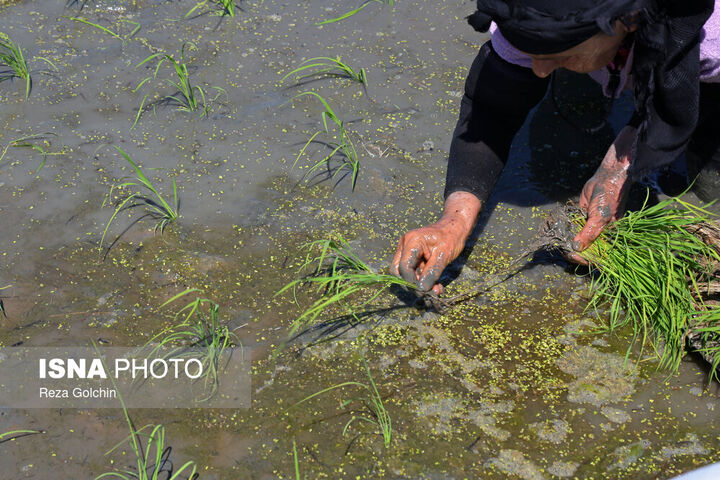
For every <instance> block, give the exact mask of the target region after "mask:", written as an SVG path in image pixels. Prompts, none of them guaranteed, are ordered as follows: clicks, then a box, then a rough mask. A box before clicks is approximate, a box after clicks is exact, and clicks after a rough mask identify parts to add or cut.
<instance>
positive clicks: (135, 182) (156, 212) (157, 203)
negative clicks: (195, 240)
mask: <svg viewBox="0 0 720 480" xmlns="http://www.w3.org/2000/svg"><path fill="white" fill-rule="evenodd" d="M115 149H116V150H117V151H118V152H120V154H121V155H122V156H123V158H124V159H125V160H126V161H127V162H128V163H129V164H130V166H131V167H132V168H133V170H134V172H135V178H131V177H125V179H123V180H121V181H120V182H119V183H115V184H113V185H112V186H111V187H110V192H109V193H108V195H107V196H106V197H105V200H104V201H103V204H102V207H105V205H106V204H108V203H109V202H110V201H111V200H112V199H113V193H114V192H115V191H121V192H128V193H126V194H125V195H124V196H123V195H122V194H121V196H120V199H119V201H118V202H117V204H116V206H115V210H114V212H113V214H112V216H111V217H110V220H108V223H107V225H106V226H105V230H104V231H103V234H102V238H101V239H100V249H102V246H103V242H104V241H105V236H106V235H107V232H108V230H109V229H110V224H112V222H113V220H115V217H117V215H118V214H119V213H120V212H122V211H124V210H128V209H132V208H137V207H143V208H145V210H146V213H145V215H143V217H146V216H149V217H151V218H153V219H154V220H155V221H156V223H155V231H156V232H157V231H158V230H159V231H160V233H161V234H162V233H163V232H164V231H165V228H166V227H167V226H168V225H169V224H171V223H173V222H176V221H177V219H178V218H179V217H180V213H179V209H180V203H179V198H178V191H177V185H176V184H175V180H174V179H173V181H172V186H173V201H172V203H170V202H168V201H167V200H166V199H165V197H163V196H162V194H160V192H159V191H158V190H157V188H155V186H154V185H153V184H152V182H150V180H149V179H148V178H147V177H146V176H145V174H144V173H143V171H142V169H141V168H140V167H139V166H138V165H137V164H136V163H135V162H133V160H132V159H131V158H130V156H129V155H128V154H127V153H125V152H124V151H123V150H122V149H121V148H120V147H117V146H115ZM127 178H130V179H129V180H128V179H127ZM115 241H117V239H116V240H115ZM113 243H114V242H113ZM111 246H112V245H111Z"/></svg>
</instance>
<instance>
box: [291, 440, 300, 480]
mask: <svg viewBox="0 0 720 480" xmlns="http://www.w3.org/2000/svg"><path fill="white" fill-rule="evenodd" d="M293 463H294V465H295V480H300V462H298V455H297V445H296V444H295V439H293Z"/></svg>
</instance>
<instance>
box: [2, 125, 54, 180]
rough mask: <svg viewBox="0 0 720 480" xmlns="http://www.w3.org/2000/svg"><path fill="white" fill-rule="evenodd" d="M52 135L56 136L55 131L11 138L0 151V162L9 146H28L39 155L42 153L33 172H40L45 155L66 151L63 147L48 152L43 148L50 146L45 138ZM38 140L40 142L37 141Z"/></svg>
mask: <svg viewBox="0 0 720 480" xmlns="http://www.w3.org/2000/svg"><path fill="white" fill-rule="evenodd" d="M48 135H49V136H53V137H57V135H56V134H55V133H52V132H45V133H40V134H35V135H25V136H22V137H19V138H16V139H15V140H11V141H10V142H8V143H7V144H6V145H5V146H4V147H3V148H2V151H0V163H2V161H3V159H4V158H5V155H7V152H8V150H10V148H11V147H14V148H29V149H30V150H34V151H36V152H38V153H39V154H40V155H42V161H41V162H40V165H38V167H37V168H36V169H35V173H38V172H40V170H42V168H43V167H44V166H45V163H46V162H47V157H48V156H50V155H64V154H65V153H66V152H65V150H64V149H63V150H62V151H60V152H48V151H47V150H45V148H48V147H49V146H50V142H49V141H48V140H47V136H48ZM38 142H40V143H38Z"/></svg>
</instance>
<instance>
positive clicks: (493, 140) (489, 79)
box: [445, 42, 720, 204]
mask: <svg viewBox="0 0 720 480" xmlns="http://www.w3.org/2000/svg"><path fill="white" fill-rule="evenodd" d="M548 83H549V80H548V79H547V78H546V79H543V78H540V77H537V76H535V74H533V72H532V70H530V69H529V68H524V67H520V66H518V65H513V64H511V63H509V62H507V61H505V60H503V59H502V58H501V57H500V56H499V55H498V54H497V53H496V52H495V50H494V49H493V48H492V44H491V43H490V42H487V43H485V44H484V45H483V46H482V48H481V49H480V52H479V53H478V55H477V57H476V58H475V61H473V63H472V66H471V67H470V72H469V73H468V76H467V79H466V81H465V92H464V95H463V97H462V102H461V105H460V115H459V118H458V122H457V126H456V127H455V131H454V133H453V137H452V141H451V144H450V155H449V160H448V166H447V176H446V182H445V197H446V198H447V196H448V195H450V194H451V193H453V192H455V191H466V192H470V193H472V194H474V195H475V196H477V197H478V198H479V199H480V200H481V201H482V202H483V204H484V203H485V202H486V200H487V198H488V196H489V195H490V192H491V191H492V189H493V187H494V186H495V182H496V181H497V179H498V177H499V176H500V173H501V172H502V170H503V168H504V166H505V163H506V161H507V157H508V154H509V152H510V145H511V143H512V141H513V138H514V137H515V135H516V134H517V132H518V130H519V129H520V127H521V126H522V124H523V123H524V122H525V119H526V117H527V115H528V113H529V112H530V110H532V108H533V107H534V106H535V105H536V104H537V103H539V102H540V100H541V99H542V98H543V97H544V95H545V91H546V90H547V86H548ZM699 90H700V92H701V93H700V105H701V107H700V115H699V118H700V120H699V122H698V124H697V128H696V129H695V130H694V132H692V137H691V141H690V143H689V145H688V155H687V157H688V174H689V179H690V180H691V181H692V180H693V178H694V176H695V174H697V173H701V176H700V177H699V178H698V180H697V181H696V184H695V187H696V188H695V189H696V190H697V193H698V196H700V198H701V199H702V200H704V201H709V199H708V197H710V196H712V197H715V198H718V197H720V84H718V83H702V84H699ZM639 123H640V115H639V114H638V113H637V112H635V114H634V115H633V117H632V119H631V120H630V121H629V122H628V125H632V126H635V127H637V125H639ZM559 173H561V172H559ZM703 193H704V195H703Z"/></svg>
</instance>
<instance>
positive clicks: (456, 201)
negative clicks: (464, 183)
mask: <svg viewBox="0 0 720 480" xmlns="http://www.w3.org/2000/svg"><path fill="white" fill-rule="evenodd" d="M481 208H482V202H481V201H480V200H479V199H478V198H477V197H476V196H475V195H473V194H471V193H468V192H459V191H458V192H453V193H451V194H450V195H448V198H447V199H446V200H445V209H444V211H443V216H442V218H441V219H440V220H438V221H437V222H436V223H433V224H432V225H428V226H426V227H422V228H418V229H416V230H412V231H410V232H408V233H406V234H405V235H403V236H402V237H401V238H400V241H399V242H398V247H397V250H396V251H395V257H393V260H392V264H391V265H390V273H392V274H393V275H397V276H399V277H402V278H403V279H405V280H407V281H408V282H413V283H415V284H416V285H417V286H418V290H419V291H420V292H427V291H429V290H431V289H432V291H433V292H435V293H437V294H438V295H439V294H440V293H442V285H440V284H439V283H437V281H438V279H439V278H440V275H441V274H442V272H443V270H445V267H446V266H447V265H448V264H449V263H450V262H452V261H453V260H455V259H456V258H457V257H458V255H460V252H462V250H463V248H465V241H466V240H467V238H468V236H469V235H470V232H471V231H472V229H473V226H474V225H475V220H476V219H477V215H478V213H479V212H480V209H481Z"/></svg>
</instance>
